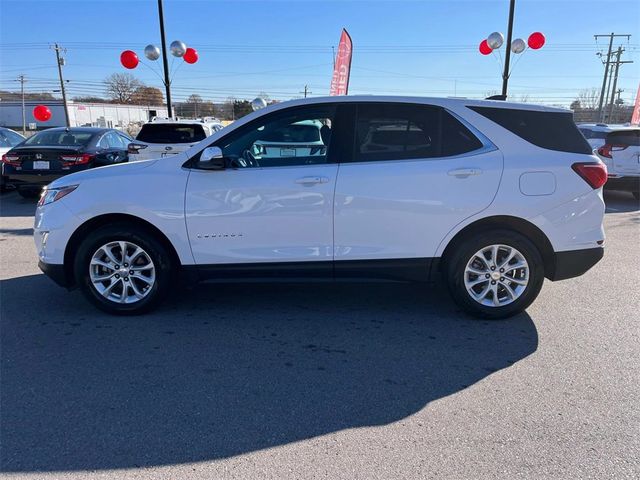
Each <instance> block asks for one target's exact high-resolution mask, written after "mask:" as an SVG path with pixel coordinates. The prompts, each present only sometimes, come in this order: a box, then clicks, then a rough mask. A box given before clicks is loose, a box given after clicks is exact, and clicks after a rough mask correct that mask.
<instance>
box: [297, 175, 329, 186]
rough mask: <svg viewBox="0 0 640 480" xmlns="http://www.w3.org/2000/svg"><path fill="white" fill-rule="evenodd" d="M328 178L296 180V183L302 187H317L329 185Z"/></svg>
mask: <svg viewBox="0 0 640 480" xmlns="http://www.w3.org/2000/svg"><path fill="white" fill-rule="evenodd" d="M328 182H329V179H328V178H327V177H311V176H310V177H302V178H298V179H297V180H296V183H298V184H300V185H317V184H318V183H328Z"/></svg>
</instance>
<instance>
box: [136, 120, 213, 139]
mask: <svg viewBox="0 0 640 480" xmlns="http://www.w3.org/2000/svg"><path fill="white" fill-rule="evenodd" d="M205 138H207V135H206V133H205V131H204V128H202V125H189V124H182V123H181V124H171V123H147V124H145V125H143V126H142V129H141V130H140V133H138V136H137V137H136V140H140V141H141V142H146V143H194V142H199V141H201V140H204V139H205Z"/></svg>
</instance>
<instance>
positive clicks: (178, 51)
mask: <svg viewBox="0 0 640 480" xmlns="http://www.w3.org/2000/svg"><path fill="white" fill-rule="evenodd" d="M170 49H171V55H173V56H174V57H182V56H183V55H184V52H186V51H187V46H186V45H185V43H184V42H181V41H180V40H175V41H173V42H171V47H170Z"/></svg>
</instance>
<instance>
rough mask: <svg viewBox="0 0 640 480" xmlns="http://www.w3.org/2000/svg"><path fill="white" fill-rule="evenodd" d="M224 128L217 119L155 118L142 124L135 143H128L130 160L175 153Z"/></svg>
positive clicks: (148, 158)
mask: <svg viewBox="0 0 640 480" xmlns="http://www.w3.org/2000/svg"><path fill="white" fill-rule="evenodd" d="M223 127H224V126H223V125H222V123H220V121H219V120H218V119H216V118H203V119H201V120H175V119H172V118H154V119H153V120H152V121H150V122H148V123H145V124H144V125H143V126H142V128H141V129H140V132H139V133H138V135H136V139H135V142H132V143H130V144H129V161H130V162H133V161H136V160H150V159H153V158H162V157H167V156H169V155H177V154H179V153H182V152H184V151H186V150H188V149H189V148H191V147H193V146H194V145H196V144H197V143H198V142H200V141H202V140H204V139H205V138H207V137H209V136H211V135H213V134H214V133H215V132H217V131H219V130H222V128H223Z"/></svg>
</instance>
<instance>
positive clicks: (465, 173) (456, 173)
mask: <svg viewBox="0 0 640 480" xmlns="http://www.w3.org/2000/svg"><path fill="white" fill-rule="evenodd" d="M481 173H482V170H480V169H479V168H457V169H455V170H449V171H448V172H447V175H450V176H452V177H458V178H467V177H469V176H471V175H480V174H481Z"/></svg>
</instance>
